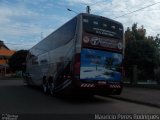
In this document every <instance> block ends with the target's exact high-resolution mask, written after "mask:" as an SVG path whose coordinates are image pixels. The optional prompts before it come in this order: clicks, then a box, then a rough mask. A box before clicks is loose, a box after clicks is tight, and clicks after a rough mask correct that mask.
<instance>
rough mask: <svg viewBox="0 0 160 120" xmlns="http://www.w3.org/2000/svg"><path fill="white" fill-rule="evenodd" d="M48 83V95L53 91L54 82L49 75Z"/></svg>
mask: <svg viewBox="0 0 160 120" xmlns="http://www.w3.org/2000/svg"><path fill="white" fill-rule="evenodd" d="M48 83H49V84H48V90H49V93H50V95H53V94H54V92H55V84H54V82H53V78H52V77H51V76H50V77H49V78H48Z"/></svg>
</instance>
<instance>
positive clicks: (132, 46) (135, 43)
mask: <svg viewBox="0 0 160 120" xmlns="http://www.w3.org/2000/svg"><path fill="white" fill-rule="evenodd" d="M125 40H126V49H125V59H124V65H125V69H126V74H127V77H130V78H132V77H133V76H132V71H133V66H135V65H136V66H137V68H138V71H137V72H138V77H139V79H144V80H146V79H152V78H154V69H155V68H156V67H157V66H159V62H160V59H159V58H160V52H159V50H160V39H159V36H158V35H157V36H156V37H152V36H150V37H146V30H145V29H144V27H143V26H141V27H140V28H138V27H137V23H135V24H133V26H132V29H130V28H127V30H126V31H125Z"/></svg>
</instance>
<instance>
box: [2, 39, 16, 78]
mask: <svg viewBox="0 0 160 120" xmlns="http://www.w3.org/2000/svg"><path fill="white" fill-rule="evenodd" d="M14 53H15V51H12V50H10V49H9V48H8V47H7V46H6V45H5V44H4V42H3V41H1V40H0V77H4V76H6V75H7V74H9V73H10V69H9V66H8V64H7V63H8V60H9V58H10V57H11V56H12V55H13V54H14Z"/></svg>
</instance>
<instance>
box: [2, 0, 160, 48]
mask: <svg viewBox="0 0 160 120" xmlns="http://www.w3.org/2000/svg"><path fill="white" fill-rule="evenodd" d="M1 1H2V2H1V3H0V26H1V27H0V31H1V32H0V39H1V40H4V41H5V42H8V43H17V44H18V43H22V42H23V44H26V45H27V44H32V45H34V44H35V43H37V42H38V41H40V39H41V33H43V37H46V36H47V35H48V34H50V33H51V32H52V31H54V30H56V29H57V28H58V27H60V26H61V25H63V24H64V23H65V22H66V21H68V20H69V19H71V18H72V17H73V16H75V13H71V12H68V11H67V10H66V8H71V9H73V10H74V11H76V12H85V11H86V6H87V5H90V7H91V13H93V14H96V15H101V16H104V17H108V18H111V19H114V20H116V21H119V22H121V23H122V24H123V25H124V27H125V29H126V28H127V27H131V26H132V24H133V23H136V22H137V23H138V26H141V25H144V28H145V29H146V30H147V35H152V36H155V35H157V34H158V33H160V28H159V27H158V26H160V22H159V20H160V15H159V14H160V4H157V5H154V6H151V7H148V8H146V9H144V10H140V11H138V12H135V13H132V14H128V15H126V16H123V17H119V18H115V17H118V16H121V15H124V14H126V13H130V12H132V11H135V10H137V9H139V8H143V7H145V6H148V5H151V4H153V3H156V2H160V1H159V0H118V2H117V0H59V1H52V0H38V1H29V0H13V1H9V0H1ZM10 46H11V45H10ZM13 48H17V47H14V46H13ZM26 48H27V47H26ZM28 48H29V46H28Z"/></svg>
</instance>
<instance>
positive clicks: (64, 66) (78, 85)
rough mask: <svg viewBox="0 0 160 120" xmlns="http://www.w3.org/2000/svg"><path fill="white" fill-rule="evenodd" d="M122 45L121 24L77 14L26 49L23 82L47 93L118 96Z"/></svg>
mask: <svg viewBox="0 0 160 120" xmlns="http://www.w3.org/2000/svg"><path fill="white" fill-rule="evenodd" d="M123 43H124V42H123V26H122V24H121V23H119V22H117V21H114V20H111V19H109V18H105V17H102V16H97V15H92V14H87V13H81V14H79V15H77V16H76V17H74V18H73V19H71V20H69V21H68V22H67V23H65V24H64V25H62V26H61V27H60V28H59V29H57V30H56V31H54V32H53V33H51V34H50V35H49V36H47V37H46V38H44V39H43V40H42V41H40V42H39V43H38V44H36V45H35V46H34V47H32V48H31V49H30V50H29V54H28V56H27V70H26V71H27V76H26V81H27V83H28V84H29V85H36V86H41V87H42V88H43V91H44V92H45V93H47V92H49V93H50V94H54V93H57V92H60V91H62V90H63V91H65V90H68V89H71V90H72V91H73V90H74V91H76V90H77V91H81V92H82V93H83V92H84V93H86V92H90V93H93V94H120V93H121V91H122V87H123V85H122V67H123V66H122V59H123V49H124V44H123Z"/></svg>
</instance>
